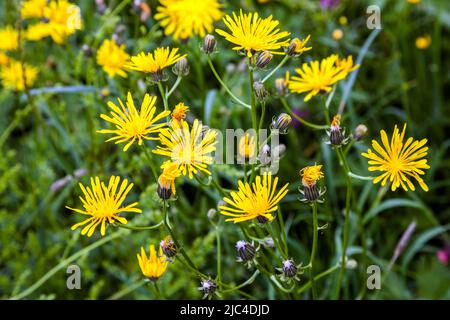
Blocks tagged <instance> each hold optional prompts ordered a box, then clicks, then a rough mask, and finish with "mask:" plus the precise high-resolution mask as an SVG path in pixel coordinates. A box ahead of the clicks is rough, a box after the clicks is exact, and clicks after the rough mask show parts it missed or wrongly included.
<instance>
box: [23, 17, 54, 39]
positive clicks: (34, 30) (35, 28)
mask: <svg viewBox="0 0 450 320" xmlns="http://www.w3.org/2000/svg"><path fill="white" fill-rule="evenodd" d="M50 33H51V26H50V24H48V23H45V22H39V23H35V24H31V25H29V26H28V28H27V29H26V33H25V37H26V39H27V40H29V41H39V40H41V39H43V38H46V37H48V36H49V35H50Z"/></svg>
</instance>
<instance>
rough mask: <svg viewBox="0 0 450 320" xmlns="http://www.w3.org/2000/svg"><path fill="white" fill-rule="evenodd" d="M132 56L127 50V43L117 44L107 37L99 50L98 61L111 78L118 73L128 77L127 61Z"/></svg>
mask: <svg viewBox="0 0 450 320" xmlns="http://www.w3.org/2000/svg"><path fill="white" fill-rule="evenodd" d="M129 59H130V56H129V55H128V54H127V53H126V52H125V45H124V44H122V45H120V46H119V45H117V43H116V41H114V40H108V39H106V40H105V41H103V43H102V45H101V46H100V48H99V49H98V51H97V63H98V64H99V65H101V66H102V67H103V71H105V72H106V73H107V74H108V75H109V76H110V77H111V78H113V77H114V76H115V75H116V74H118V75H119V76H121V77H124V78H126V77H127V74H126V72H125V71H124V67H125V63H126V62H127V61H128V60H129Z"/></svg>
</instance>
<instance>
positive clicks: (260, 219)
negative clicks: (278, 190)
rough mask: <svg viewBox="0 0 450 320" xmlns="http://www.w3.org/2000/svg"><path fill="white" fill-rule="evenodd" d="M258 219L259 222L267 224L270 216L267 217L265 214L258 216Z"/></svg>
mask: <svg viewBox="0 0 450 320" xmlns="http://www.w3.org/2000/svg"><path fill="white" fill-rule="evenodd" d="M256 220H258V222H259V223H260V224H265V223H267V222H268V221H269V219H268V218H266V217H264V216H261V215H260V216H257V217H256Z"/></svg>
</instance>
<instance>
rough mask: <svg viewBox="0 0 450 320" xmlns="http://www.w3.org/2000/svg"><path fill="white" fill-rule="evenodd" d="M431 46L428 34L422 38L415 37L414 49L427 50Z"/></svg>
mask: <svg viewBox="0 0 450 320" xmlns="http://www.w3.org/2000/svg"><path fill="white" fill-rule="evenodd" d="M430 45H431V37H430V35H429V34H425V35H423V36H420V37H417V39H416V48H417V49H420V50H425V49H428V47H429V46H430Z"/></svg>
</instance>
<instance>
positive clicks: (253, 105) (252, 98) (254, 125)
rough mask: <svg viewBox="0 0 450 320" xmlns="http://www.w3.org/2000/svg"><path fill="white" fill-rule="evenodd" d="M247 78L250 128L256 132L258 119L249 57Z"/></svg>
mask: <svg viewBox="0 0 450 320" xmlns="http://www.w3.org/2000/svg"><path fill="white" fill-rule="evenodd" d="M248 65H249V67H248V80H249V83H250V95H251V96H250V106H251V109H252V128H253V130H255V132H256V133H258V121H257V114H256V97H255V89H254V88H253V69H252V68H251V67H250V65H251V64H250V59H249V61H248Z"/></svg>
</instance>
